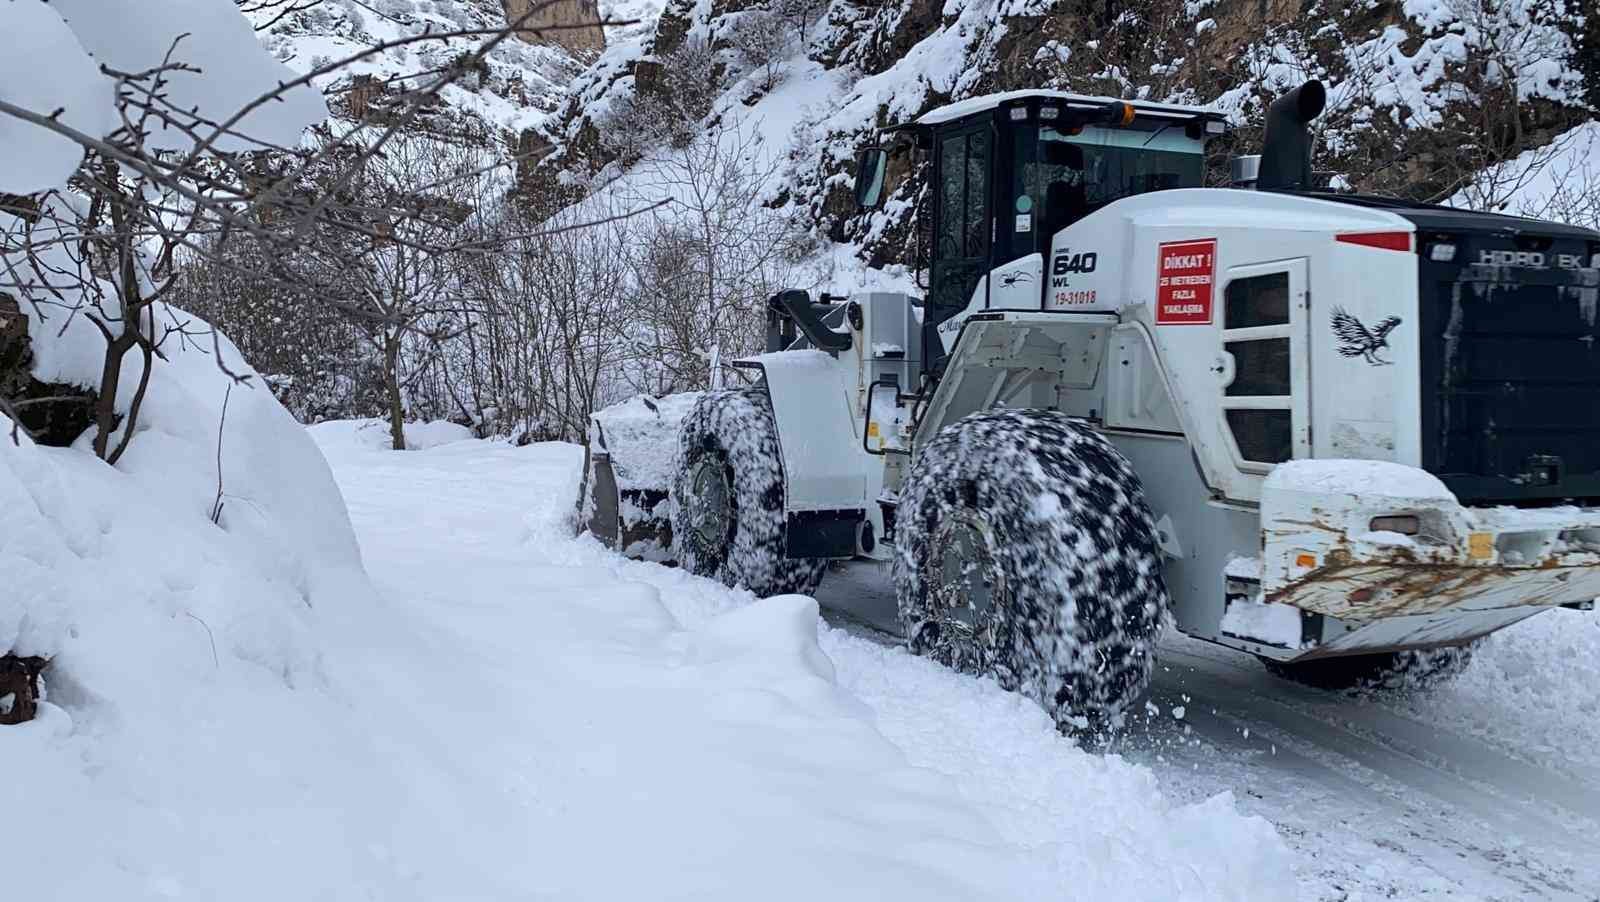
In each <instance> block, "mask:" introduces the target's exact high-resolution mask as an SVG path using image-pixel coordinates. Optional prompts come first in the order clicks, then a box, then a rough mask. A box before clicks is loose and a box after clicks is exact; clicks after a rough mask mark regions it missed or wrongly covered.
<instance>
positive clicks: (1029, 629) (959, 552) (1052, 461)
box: [895, 410, 1170, 734]
mask: <svg viewBox="0 0 1600 902" xmlns="http://www.w3.org/2000/svg"><path fill="white" fill-rule="evenodd" d="M899 510H900V515H899V525H898V526H897V533H898V534H897V540H896V541H897V553H896V557H895V587H896V595H897V598H898V601H899V609H900V620H901V625H902V626H903V627H904V629H905V632H906V638H907V640H908V641H909V642H910V645H911V649H912V651H913V652H915V653H917V654H921V655H926V656H928V657H931V658H933V659H935V660H937V661H939V662H941V663H943V664H945V665H947V666H950V667H952V668H954V669H956V670H959V671H962V672H966V673H975V674H986V675H992V676H993V677H994V678H995V680H996V681H997V682H998V683H999V684H1000V685H1001V687H1003V688H1005V689H1008V690H1014V691H1017V692H1020V693H1022V694H1023V695H1026V696H1028V697H1030V698H1032V699H1034V700H1036V701H1038V702H1039V703H1040V704H1041V705H1043V706H1044V708H1045V710H1046V711H1049V712H1051V713H1052V714H1053V715H1054V716H1055V718H1056V722H1057V724H1058V725H1060V726H1061V727H1062V728H1063V729H1069V730H1073V731H1077V732H1088V733H1091V734H1099V733H1104V732H1106V731H1108V730H1115V729H1117V728H1119V727H1120V726H1121V724H1122V720H1123V714H1124V712H1125V711H1126V710H1127V708H1128V706H1129V705H1131V704H1132V703H1133V702H1134V701H1135V700H1136V699H1137V698H1138V697H1139V696H1140V694H1141V693H1142V692H1143V691H1144V689H1145V687H1146V686H1147V685H1148V683H1149V680H1150V673H1151V670H1152V668H1153V666H1154V655H1153V653H1154V648H1155V643H1156V639H1157V637H1158V636H1159V634H1160V630H1161V627H1162V624H1163V623H1164V622H1165V619H1166V616H1167V610H1168V608H1169V606H1170V604H1169V600H1168V596H1167V589H1166V584H1165V582H1164V581H1163V579H1162V573H1161V556H1160V551H1159V549H1158V546H1157V540H1156V530H1155V524H1154V522H1153V520H1152V518H1151V516H1150V511H1149V508H1148V506H1147V505H1146V504H1145V500H1144V492H1143V488H1142V487H1141V485H1140V482H1139V478H1138V476H1137V474H1135V473H1134V470H1133V467H1132V465H1131V464H1129V462H1128V460H1127V459H1126V458H1124V457H1123V456H1122V455H1121V454H1120V453H1119V452H1118V451H1117V450H1116V449H1115V448H1113V447H1112V446H1111V444H1110V443H1109V442H1107V441H1106V440H1105V438H1103V437H1102V436H1100V435H1099V434H1098V433H1096V432H1095V431H1093V430H1092V429H1090V428H1088V427H1087V426H1085V425H1083V424H1081V423H1079V422H1077V421H1074V420H1072V419H1070V418H1069V417H1067V416H1066V415H1064V414H1061V413H1058V412H1055V411H1048V410H990V411H983V412H980V413H975V414H972V415H971V416H968V417H966V418H964V419H962V420H960V421H958V422H956V423H954V424H953V425H951V426H949V427H947V428H945V429H944V430H943V431H941V432H940V433H939V434H938V435H937V436H936V437H935V438H934V439H933V441H932V442H930V443H929V444H928V446H927V448H925V449H924V450H923V452H922V455H921V457H919V458H918V460H917V462H916V464H915V465H914V466H913V468H912V470H911V472H910V474H908V476H907V478H906V482H905V485H904V486H903V487H902V491H901V497H900V509H899Z"/></svg>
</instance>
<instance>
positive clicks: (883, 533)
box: [588, 82, 1600, 729]
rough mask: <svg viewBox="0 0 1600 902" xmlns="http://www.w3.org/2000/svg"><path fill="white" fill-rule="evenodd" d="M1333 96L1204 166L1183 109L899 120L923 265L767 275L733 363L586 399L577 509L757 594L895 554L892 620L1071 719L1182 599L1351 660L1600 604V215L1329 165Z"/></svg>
mask: <svg viewBox="0 0 1600 902" xmlns="http://www.w3.org/2000/svg"><path fill="white" fill-rule="evenodd" d="M1324 102H1325V91H1324V89H1323V86H1322V85H1321V84H1320V83H1317V82H1308V83H1306V84H1305V85H1303V86H1301V87H1300V88H1298V89H1295V90H1294V91H1292V92H1290V93H1288V94H1286V95H1284V96H1282V97H1280V98H1278V99H1277V100H1276V101H1275V102H1274V103H1273V104H1272V105H1271V107H1270V109H1269V111H1268V114H1267V123H1266V131H1265V137H1264V144H1263V147H1262V149H1261V153H1260V155H1259V156H1255V157H1241V158H1236V159H1234V160H1233V161H1232V164H1233V165H1232V170H1233V172H1232V183H1231V184H1230V186H1229V187H1204V186H1203V184H1204V180H1205V171H1206V166H1205V150H1206V142H1207V141H1208V140H1210V139H1212V138H1215V137H1217V136H1219V135H1221V134H1224V133H1225V131H1226V129H1227V123H1226V121H1225V119H1224V117H1223V116H1222V115H1220V114H1219V113H1217V112H1215V111H1213V110H1209V109H1206V108H1203V107H1191V106H1178V105H1170V104H1160V103H1146V102H1128V101H1121V100H1116V99H1110V98H1097V97H1085V96H1080V95H1075V94H1067V93H1061V92H1056V91H1045V90H1030V91H1018V92H1012V93H1004V94H993V95H988V96H984V97H977V98H973V99H970V100H964V101H961V102H958V103H954V104H951V105H949V106H945V107H943V108H940V109H937V110H934V111H932V112H930V113H927V114H925V115H923V116H921V117H920V118H918V119H916V120H915V121H914V122H910V123H906V124H904V125H901V126H898V127H896V128H893V129H890V130H889V132H888V133H887V134H886V137H887V139H888V140H889V141H891V142H896V143H897V145H898V147H899V148H900V149H902V150H904V149H909V152H910V153H911V154H912V156H913V157H914V159H915V161H916V162H915V165H918V166H925V167H930V168H931V171H929V172H928V181H927V183H928V187H927V189H926V193H925V195H924V196H925V198H926V200H925V202H924V206H923V207H922V208H921V209H920V210H919V213H918V215H919V218H922V219H923V220H924V221H925V222H928V223H931V228H930V229H928V230H927V231H928V232H930V233H931V238H930V240H928V241H927V242H926V243H925V244H924V246H923V247H922V249H921V250H920V251H919V257H922V258H924V259H920V260H919V261H918V269H919V271H920V270H921V269H922V268H923V266H924V264H925V266H926V270H927V275H928V278H927V281H926V291H925V296H923V297H913V296H909V295H907V294H904V293H898V292H865V293H860V294H856V295H852V296H850V297H833V296H829V295H822V296H821V297H820V298H819V299H817V300H813V299H812V298H811V297H810V296H808V295H807V294H806V293H805V292H801V291H788V292H784V293H782V294H779V295H778V296H777V297H775V298H773V299H772V301H771V303H770V309H769V310H768V312H767V333H768V335H767V348H766V353H763V354H759V355H756V356H752V357H748V358H746V359H742V360H739V361H737V362H736V366H737V367H739V368H741V370H742V372H744V373H745V374H746V375H747V376H748V377H749V379H748V384H746V385H745V386H744V387H742V388H738V389H724V390H713V391H706V392H703V393H699V394H697V395H691V396H685V397H680V398H675V399H664V400H662V401H661V402H659V403H658V402H654V401H649V403H647V404H641V403H639V402H630V403H629V404H627V405H623V406H622V407H619V408H615V409H612V410H607V411H601V412H599V413H597V414H596V415H595V417H594V421H593V427H592V435H591V442H590V466H589V485H590V487H591V492H590V494H591V496H592V499H591V503H590V514H589V521H588V522H589V528H590V530H591V531H592V532H594V533H595V534H596V535H598V536H600V537H601V538H602V539H604V540H607V541H610V542H612V543H613V544H615V545H617V546H618V547H623V546H631V547H634V548H635V550H637V549H638V548H639V547H643V546H648V545H651V544H654V545H656V546H659V547H664V548H667V549H670V552H669V553H666V554H663V555H661V556H665V557H670V558H673V559H675V560H677V561H678V563H679V564H680V565H681V566H682V567H684V568H686V569H687V570H689V571H692V572H694V573H696V574H701V575H705V576H708V577H712V578H715V579H718V580H721V581H722V582H724V583H726V584H728V585H730V586H742V587H745V588H747V589H749V590H750V591H752V592H754V593H756V594H757V595H772V594H778V593H790V592H798V593H809V592H812V591H814V590H815V589H816V587H817V585H818V582H819V580H821V579H822V577H823V575H824V573H825V571H826V569H827V565H828V562H830V561H836V560H842V559H851V558H856V559H860V558H866V559H873V560H879V561H887V562H892V567H890V568H888V569H889V570H890V571H891V572H892V574H893V580H894V583H895V594H896V598H897V603H898V612H899V618H900V622H901V624H902V626H903V628H904V630H905V640H906V642H907V643H908V644H909V646H910V648H911V649H912V650H913V651H914V652H916V653H919V654H924V655H928V656H931V657H933V658H935V659H937V660H939V661H941V662H943V663H945V664H947V665H949V666H951V667H954V668H957V669H960V670H963V671H968V672H972V673H979V674H988V675H992V676H993V677H994V678H995V679H996V680H997V681H998V682H999V683H1000V684H1001V685H1002V686H1004V687H1006V688H1008V689H1012V690H1016V691H1019V692H1022V693H1024V694H1026V695H1028V696H1030V697H1032V698H1034V699H1036V700H1038V701H1039V702H1040V703H1041V704H1042V705H1044V706H1045V707H1046V709H1047V710H1050V711H1052V712H1054V714H1055V716H1056V717H1057V719H1058V722H1059V723H1060V724H1062V726H1063V727H1064V728H1074V729H1103V728H1115V727H1116V726H1117V725H1118V723H1119V722H1120V721H1121V720H1122V718H1123V715H1124V713H1125V712H1126V711H1127V709H1128V707H1129V705H1130V703H1132V702H1133V701H1134V700H1135V699H1136V698H1137V697H1138V696H1139V694H1140V692H1141V691H1142V690H1143V689H1144V687H1145V685H1146V683H1147V681H1148V679H1149V676H1150V673H1151V669H1152V666H1153V655H1154V653H1155V645H1156V640H1157V638H1158V635H1159V633H1160V632H1161V630H1162V629H1163V628H1164V627H1165V626H1166V625H1167V624H1169V623H1170V624H1171V625H1173V626H1175V627H1176V629H1177V630H1179V631H1181V632H1182V633H1184V634H1187V635H1189V636H1192V637H1197V638H1199V639H1203V640H1207V641H1210V642H1214V643H1217V644H1220V645H1224V646H1227V647H1229V648H1233V649H1237V650H1239V651H1243V652H1246V653H1249V654H1252V655H1255V656H1257V657H1258V658H1260V659H1261V660H1262V661H1263V662H1264V663H1265V664H1266V665H1267V666H1268V667H1270V668H1271V669H1273V670H1274V671H1276V672H1278V673H1280V674H1282V675H1286V676H1289V677H1293V678H1296V679H1302V680H1306V681H1309V682H1313V683H1318V684H1324V685H1341V684H1349V683H1351V682H1354V681H1356V680H1370V679H1375V678H1378V677H1380V676H1382V675H1384V674H1390V675H1392V674H1396V673H1404V672H1406V671H1407V670H1410V671H1411V672H1412V675H1413V676H1419V677H1422V676H1428V675H1430V674H1433V673H1436V672H1443V671H1448V670H1449V669H1450V668H1451V667H1452V666H1457V664H1458V663H1459V661H1461V660H1462V657H1463V656H1462V653H1461V650H1464V649H1465V648H1467V647H1468V646H1470V644H1471V643H1473V642H1474V641H1475V640H1477V639H1478V638H1480V637H1482V636H1485V635H1487V634H1489V633H1491V632H1493V631H1495V630H1498V629H1501V628H1503V627H1506V626H1509V625H1511V624H1513V623H1516V622H1517V621H1520V620H1522V619H1524V618H1526V617H1529V616H1532V615H1534V614H1537V613H1539V612H1541V611H1544V610H1547V609H1551V608H1555V607H1558V606H1571V607H1583V608H1587V607H1589V606H1591V605H1592V602H1593V600H1594V599H1595V597H1596V596H1597V595H1600V347H1596V339H1597V338H1600V328H1597V323H1596V311H1597V301H1600V268H1597V267H1600V233H1596V232H1594V231H1590V230H1586V229H1581V228H1575V227H1570V226H1565V225H1559V224H1555V223H1549V222H1539V221H1534V220H1530V219H1524V218H1518V217H1513V216H1506V215H1495V214H1488V213H1477V212H1469V211H1465V210H1460V209H1453V208H1449V207H1441V206H1430V205H1425V204H1419V203H1412V202H1408V201H1404V200H1396V199H1391V198H1383V197H1371V196H1363V195H1359V194H1350V193H1338V192H1335V191H1331V190H1328V189H1327V188H1325V187H1322V186H1320V185H1319V184H1318V179H1317V178H1316V176H1315V175H1314V173H1313V172H1312V170H1311V165H1310V146H1311V137H1310V132H1309V124H1310V123H1311V122H1312V121H1313V119H1314V117H1316V116H1317V115H1318V114H1319V113H1320V112H1321V109H1322V107H1323V105H1324ZM897 152H898V151H897ZM889 156H890V151H889V150H887V149H886V148H884V147H873V148H869V149H867V150H865V151H863V152H862V153H861V154H860V156H859V157H858V159H857V161H856V162H857V166H856V175H855V179H856V181H855V194H856V200H857V202H858V203H859V205H860V206H861V208H862V209H864V210H872V209H875V208H877V207H878V206H879V205H880V204H881V203H882V202H883V200H884V198H885V196H886V193H887V189H888V186H887V184H886V180H887V179H886V176H887V171H888V162H889ZM647 400H648V399H647ZM652 430H654V431H652ZM608 433H609V435H610V437H611V438H612V439H613V441H612V442H611V443H609V444H608ZM652 435H653V436H654V438H653V439H652V438H651V436H652ZM619 438H621V441H620V443H619V441H617V439H619Z"/></svg>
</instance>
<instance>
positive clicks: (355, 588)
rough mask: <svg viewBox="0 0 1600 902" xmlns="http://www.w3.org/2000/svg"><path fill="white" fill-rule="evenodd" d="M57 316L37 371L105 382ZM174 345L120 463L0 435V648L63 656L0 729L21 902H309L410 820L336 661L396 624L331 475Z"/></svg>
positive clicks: (235, 367)
mask: <svg viewBox="0 0 1600 902" xmlns="http://www.w3.org/2000/svg"><path fill="white" fill-rule="evenodd" d="M163 313H164V315H170V316H174V317H181V316H183V314H182V313H181V312H180V311H176V310H167V311H163ZM61 325H62V324H61V323H60V322H58V321H52V322H49V323H40V322H35V323H34V327H35V328H34V334H35V335H36V336H41V338H40V339H38V340H36V345H37V346H39V350H40V351H41V352H42V353H41V358H42V359H41V365H43V366H47V367H49V368H51V369H52V370H53V371H54V372H55V373H57V374H58V375H60V376H63V377H69V378H71V379H72V380H73V381H78V382H85V381H87V382H93V381H95V380H97V379H98V376H99V370H98V367H99V356H98V355H97V354H93V353H85V351H86V350H92V349H93V347H94V345H96V344H101V339H100V337H99V335H98V333H94V332H93V329H92V326H91V325H90V324H89V323H88V322H87V321H86V320H85V319H83V318H82V317H79V318H77V319H76V320H74V321H72V322H71V323H69V324H67V327H66V331H65V333H64V334H63V335H61V337H60V339H59V340H57V341H51V339H52V338H53V337H54V336H56V335H57V330H59V329H60V328H61ZM208 344H209V343H208ZM219 346H220V348H221V351H222V353H223V355H224V357H225V359H224V360H223V361H221V362H222V363H223V364H224V365H226V366H228V367H229V369H231V370H232V371H233V372H235V373H238V374H241V375H250V370H249V368H248V366H247V365H246V364H245V363H244V362H243V361H242V360H240V359H239V358H238V356H237V353H236V352H235V351H234V350H233V349H232V347H231V345H229V344H228V343H227V342H226V341H225V340H222V341H220V342H219ZM166 353H167V355H168V358H169V359H168V360H166V361H159V360H158V362H157V365H156V368H155V371H154V373H153V374H152V377H151V382H150V387H149V394H148V396H147V398H146V401H145V405H144V410H143V413H142V415H141V417H140V422H139V427H138V433H137V434H136V435H135V436H134V440H133V442H132V443H131V444H130V446H129V449H128V452H127V453H126V455H124V457H123V458H122V460H121V461H120V463H119V465H118V466H117V467H115V468H113V467H110V466H107V465H106V464H105V463H104V462H102V461H101V460H100V459H99V458H97V457H96V456H95V455H94V454H93V452H92V451H91V450H90V449H89V448H87V447H86V442H87V437H86V438H85V439H84V440H81V441H80V442H79V444H78V446H76V447H72V448H45V447H39V446H36V445H34V444H33V443H31V442H30V441H28V439H27V438H26V436H19V437H18V440H17V441H16V442H13V441H12V440H11V438H10V437H9V435H8V436H7V437H6V438H5V439H4V440H3V441H0V582H3V583H4V584H5V585H6V587H7V588H6V591H5V592H4V593H0V654H4V653H12V654H17V655H20V656H40V657H46V658H49V659H51V663H50V665H49V668H48V669H47V670H46V671H45V674H44V687H45V693H46V701H45V702H44V704H43V705H42V706H41V709H40V712H39V716H38V718H37V719H36V720H34V721H33V722H31V723H26V724H22V725H20V726H14V727H0V760H4V761H5V762H6V764H7V767H8V768H10V769H11V771H12V773H14V774H26V775H27V778H26V779H11V780H5V781H0V782H3V788H0V809H3V810H4V811H6V812H7V817H6V818H5V819H4V826H0V845H3V846H4V847H6V848H7V849H9V850H10V854H12V855H14V856H16V858H17V859H18V860H23V861H27V862H28V863H29V866H28V867H27V868H25V869H13V870H12V871H10V872H9V874H8V876H7V878H6V881H7V884H6V889H7V894H8V896H10V897H13V898H37V899H46V898H50V899H72V898H111V897H116V898H146V897H165V896H173V895H180V894H184V893H193V894H195V895H197V896H200V897H209V898H270V897H273V896H274V895H277V896H279V897H281V896H282V893H284V892H290V891H291V890H292V889H293V888H294V887H296V886H298V888H299V889H300V890H301V891H302V894H306V893H311V892H313V891H314V890H315V889H317V888H318V887H319V885H320V884H323V883H325V882H326V881H327V880H330V879H332V878H331V877H330V874H332V873H335V872H337V869H339V868H341V867H347V866H348V858H349V855H350V849H349V848H348V847H347V846H345V845H344V841H343V840H340V839H339V838H338V837H339V835H340V833H341V832H342V831H343V830H346V829H349V825H350V824H352V823H361V822H366V823H368V824H369V825H370V826H373V827H376V826H377V825H379V824H381V823H383V820H382V818H384V817H386V816H393V815H394V814H395V812H394V810H393V809H390V810H389V811H388V812H387V813H384V812H383V810H382V804H381V803H382V800H383V799H386V798H391V797H392V796H393V794H394V793H395V792H396V787H395V786H394V784H393V783H392V782H390V781H392V779H393V777H392V774H390V773H389V772H387V770H386V768H385V767H381V766H376V765H378V764H379V763H380V762H381V755H380V754H379V747H378V746H377V745H376V742H375V740H373V739H369V738H367V737H364V736H362V735H361V731H360V730H359V728H357V727H356V725H355V723H356V722H359V721H360V720H362V719H364V718H365V717H366V716H367V715H366V714H365V713H362V712H358V711H352V709H351V705H352V704H354V703H355V700H356V699H358V698H360V696H361V695H362V692H361V691H360V690H359V689H357V688H356V687H354V686H352V685H351V684H350V683H349V682H347V681H342V680H339V679H338V678H337V677H336V676H335V675H334V674H335V672H336V668H335V667H333V666H332V665H333V661H334V659H337V658H338V657H340V656H341V654H342V652H340V651H338V650H337V649H338V648H339V646H340V645H341V644H342V643H341V642H340V640H339V639H338V638H336V636H337V635H338V632H339V630H338V629H337V628H336V627H337V625H339V624H343V623H346V622H348V621H349V619H352V618H354V619H360V620H363V621H367V622H371V623H374V624H380V625H381V622H382V618H381V614H380V609H379V608H378V606H377V599H376V597H375V596H374V595H373V593H372V591H371V588H370V585H369V584H368V582H367V579H366V576H365V573H364V572H363V570H362V567H361V563H360V557H359V552H358V550H357V547H356V543H355V539H354V536H353V535H352V533H351V530H350V524H349V519H348V517H347V515H346V512H345V508H344V504H343V501H342V500H341V498H340V495H339V490H338V487H337V486H336V485H335V484H334V482H333V479H332V477H331V475H330V473H329V470H328V466H327V464H326V462H325V461H324V460H323V458H322V456H321V455H320V454H319V453H318V451H317V449H316V447H315V446H314V445H313V444H312V443H311V442H310V440H309V439H308V438H307V436H306V435H305V433H304V431H303V430H302V429H301V428H300V427H299V426H298V425H297V424H296V423H295V422H294V421H293V420H292V419H291V418H290V417H289V415H288V414H287V413H285V412H284V410H283V409H282V408H281V407H279V406H278V404H277V402H276V401H274V400H273V398H272V396H271V394H270V393H269V392H268V391H267V390H266V388H265V387H264V386H263V385H262V384H261V383H260V380H259V379H254V378H253V379H252V380H251V382H250V383H249V384H246V385H233V383H232V380H231V379H230V378H229V377H228V376H226V375H224V374H223V372H222V370H221V369H220V368H219V366H218V362H219V361H217V360H216V359H214V358H213V356H212V352H211V348H210V347H209V346H208V347H205V348H203V349H202V348H199V347H197V346H195V345H189V346H187V347H179V346H178V345H177V343H176V342H174V343H173V344H172V346H171V347H169V348H167V349H166ZM134 381H135V380H133V379H128V380H124V383H123V384H124V386H127V387H128V390H130V391H131V386H132V383H133V382H134ZM230 386H231V387H230ZM225 399H226V401H227V414H226V418H225V419H224V417H223V413H222V411H223V404H224V400H225ZM214 513H217V514H218V515H217V518H216V522H213V514H214ZM345 641H354V640H353V638H347V639H346V640H345ZM364 710H365V711H370V710H372V709H371V708H367V709H364ZM327 807H332V808H336V809H342V810H344V811H345V812H346V816H348V817H349V818H351V819H352V820H351V821H350V822H348V823H346V824H345V825H341V824H339V823H338V822H337V821H335V820H330V819H326V818H319V817H317V816H315V815H312V814H310V813H309V812H313V811H316V810H318V809H319V808H321V809H322V810H326V808H327ZM369 817H370V818H371V820H370V821H369V820H367V819H368V818H369ZM85 848H92V849H94V850H95V853H94V854H93V855H89V856H85V855H83V854H82V850H83V849H85ZM268 848H272V849H274V850H275V851H274V852H273V853H271V854H267V853H266V851H265V850H266V849H268ZM278 856H288V857H290V858H293V859H295V860H297V864H298V866H297V868H290V869H285V868H283V867H282V866H281V859H280V858H279V857H278ZM300 868H306V869H308V870H307V871H303V872H299V873H296V872H297V871H299V870H300ZM290 894H291V895H292V894H293V893H292V892H290Z"/></svg>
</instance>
